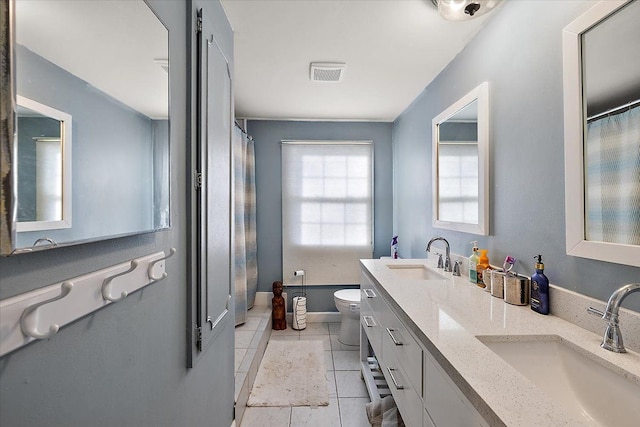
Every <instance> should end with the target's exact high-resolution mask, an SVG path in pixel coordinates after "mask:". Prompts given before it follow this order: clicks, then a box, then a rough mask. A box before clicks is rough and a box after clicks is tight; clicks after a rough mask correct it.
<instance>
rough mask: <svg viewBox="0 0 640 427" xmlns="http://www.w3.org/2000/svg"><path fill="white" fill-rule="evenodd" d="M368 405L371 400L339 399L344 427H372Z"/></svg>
mask: <svg viewBox="0 0 640 427" xmlns="http://www.w3.org/2000/svg"><path fill="white" fill-rule="evenodd" d="M367 403H369V398H346V399H345V398H343V399H338V405H339V406H340V422H341V423H342V427H370V426H371V424H369V420H368V419H367V412H366V410H365V408H364V405H366V404H367ZM243 427H244V425H243Z"/></svg>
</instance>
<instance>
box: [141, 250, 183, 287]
mask: <svg viewBox="0 0 640 427" xmlns="http://www.w3.org/2000/svg"><path fill="white" fill-rule="evenodd" d="M175 253H176V248H171V249H169V255H166V256H164V257H162V258H159V259H157V260H155V261H151V262H150V263H149V267H148V268H147V274H148V275H149V278H150V279H151V280H155V281H158V280H162V279H164V278H166V277H167V276H168V274H167V273H166V272H164V273H162V275H161V276H160V277H157V276H155V275H154V274H153V267H154V266H155V265H156V263H158V262H160V261H163V260H165V259H169V258H171V257H172V256H173V255H175Z"/></svg>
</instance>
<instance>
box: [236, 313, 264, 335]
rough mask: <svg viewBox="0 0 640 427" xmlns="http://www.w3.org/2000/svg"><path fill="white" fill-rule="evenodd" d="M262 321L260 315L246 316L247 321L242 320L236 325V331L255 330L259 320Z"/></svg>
mask: <svg viewBox="0 0 640 427" xmlns="http://www.w3.org/2000/svg"><path fill="white" fill-rule="evenodd" d="M261 321H262V318H260V317H253V316H252V317H247V321H246V322H244V323H243V324H242V325H238V326H236V332H238V331H256V330H258V326H259V325H260V322H261Z"/></svg>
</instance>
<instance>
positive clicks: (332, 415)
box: [236, 309, 369, 427]
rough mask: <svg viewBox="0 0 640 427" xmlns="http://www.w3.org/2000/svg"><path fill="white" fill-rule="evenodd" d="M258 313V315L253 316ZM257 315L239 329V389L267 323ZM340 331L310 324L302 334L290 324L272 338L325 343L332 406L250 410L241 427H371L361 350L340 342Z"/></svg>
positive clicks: (334, 325)
mask: <svg viewBox="0 0 640 427" xmlns="http://www.w3.org/2000/svg"><path fill="white" fill-rule="evenodd" d="M251 311H253V309H252V310H251ZM257 314H259V313H258V312H255V313H254V316H256V315H257ZM254 316H250V317H249V320H248V321H247V323H245V324H244V325H242V326H239V327H237V328H236V371H237V374H236V388H237V387H238V384H240V385H241V384H242V382H243V381H244V377H246V372H242V371H243V367H246V366H248V365H249V364H250V363H251V359H252V358H253V355H255V351H256V350H255V347H252V342H253V341H256V340H258V339H259V338H258V335H259V334H258V333H257V332H256V331H258V332H259V325H261V322H264V320H262V319H263V318H259V317H257V316H256V317H254ZM252 317H253V318H252ZM269 326H270V325H269ZM339 330H340V324H339V323H307V327H306V329H304V330H302V331H296V330H293V329H291V325H290V324H289V325H288V328H287V329H286V330H284V331H271V337H270V338H269V339H270V340H319V341H322V342H323V343H324V348H325V366H326V371H327V372H326V378H327V386H328V387H329V406H323V407H315V408H314V407H308V406H307V407H273V408H262V407H260V408H258V407H247V408H246V410H245V411H244V414H243V416H242V422H241V423H240V426H239V427H263V426H269V427H301V426H309V427H312V426H318V427H369V422H368V421H367V415H366V412H365V408H364V407H365V404H366V403H368V402H369V396H368V394H367V389H366V387H365V385H364V382H363V381H362V379H361V377H360V370H359V368H360V365H359V360H360V359H359V357H360V356H359V355H360V353H359V351H358V350H359V348H358V346H346V345H344V344H342V343H340V341H338V333H339ZM254 344H255V343H254ZM252 352H253V353H252ZM243 375H244V377H243ZM237 393H238V391H236V395H237Z"/></svg>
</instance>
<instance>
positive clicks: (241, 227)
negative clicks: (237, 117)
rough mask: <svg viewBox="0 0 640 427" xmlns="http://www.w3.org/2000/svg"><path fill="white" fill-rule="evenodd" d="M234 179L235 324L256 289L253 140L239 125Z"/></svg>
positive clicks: (250, 303) (250, 304) (240, 320)
mask: <svg viewBox="0 0 640 427" xmlns="http://www.w3.org/2000/svg"><path fill="white" fill-rule="evenodd" d="M233 151H234V180H235V236H234V242H235V272H236V274H235V276H236V279H235V309H236V318H235V324H236V326H237V325H240V324H242V323H244V322H246V320H247V310H249V309H250V308H251V307H253V303H254V301H255V299H256V292H257V290H258V260H257V257H256V255H257V243H256V182H255V154H254V143H253V139H252V138H251V137H249V136H247V135H246V134H245V133H244V132H243V131H242V130H241V129H240V128H239V127H238V126H234V131H233Z"/></svg>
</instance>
